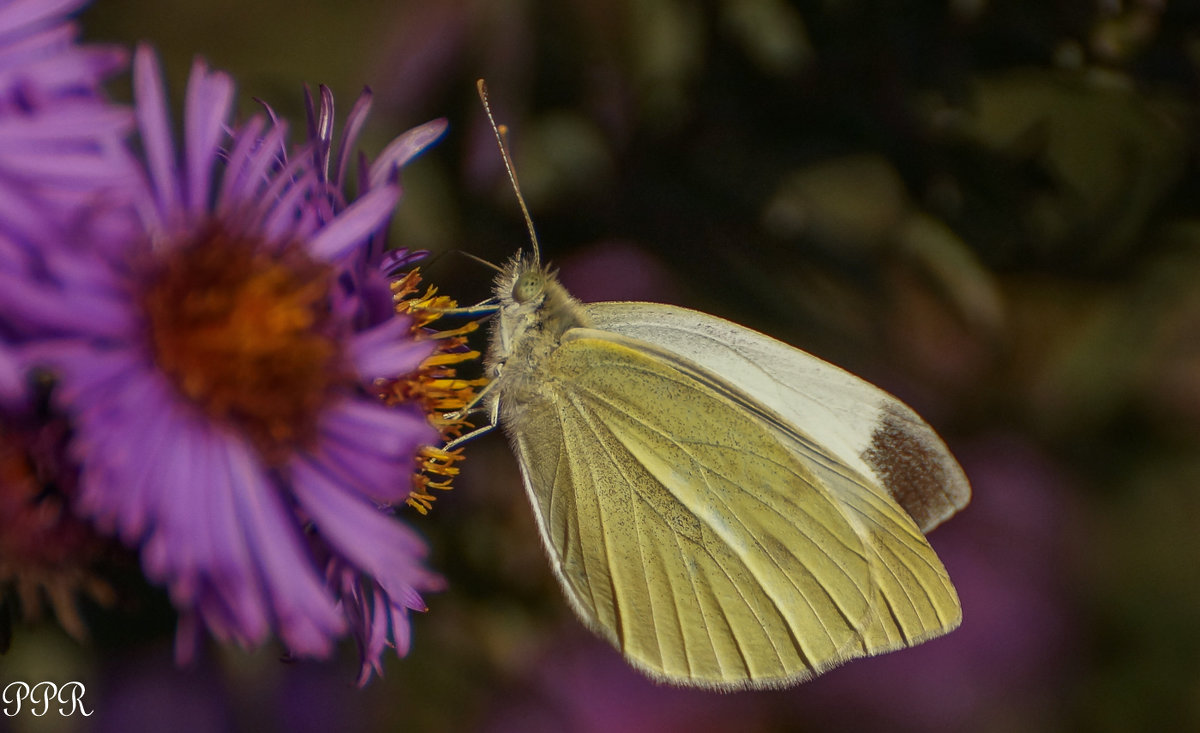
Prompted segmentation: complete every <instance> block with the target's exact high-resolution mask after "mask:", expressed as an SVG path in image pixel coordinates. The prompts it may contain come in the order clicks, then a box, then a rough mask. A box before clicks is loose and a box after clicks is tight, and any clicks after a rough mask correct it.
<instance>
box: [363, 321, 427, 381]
mask: <svg viewBox="0 0 1200 733" xmlns="http://www.w3.org/2000/svg"><path fill="white" fill-rule="evenodd" d="M411 326H412V322H411V321H410V320H409V319H408V318H403V317H400V316H393V317H391V318H389V319H388V320H386V321H384V322H383V323H381V324H379V325H377V326H375V327H373V328H370V329H368V330H365V331H360V332H359V333H356V334H355V335H354V339H353V341H352V342H351V344H350V350H349V351H350V353H349V356H350V359H351V361H352V362H353V363H354V368H355V370H356V371H357V372H358V375H359V376H360V377H361V378H362V379H363V380H365V381H372V380H375V379H388V378H394V377H399V376H402V375H405V374H410V373H412V372H413V371H415V370H416V369H417V367H419V366H420V365H421V362H422V361H424V360H425V358H426V357H428V356H429V355H430V354H432V353H433V351H434V349H435V348H436V347H437V344H435V343H434V342H433V341H414V340H413V338H412V335H411V334H410V333H409V330H410V328H411Z"/></svg>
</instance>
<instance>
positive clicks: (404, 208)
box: [0, 0, 1200, 733]
mask: <svg viewBox="0 0 1200 733" xmlns="http://www.w3.org/2000/svg"><path fill="white" fill-rule="evenodd" d="M82 23H83V26H84V29H85V34H86V36H87V37H88V38H89V39H92V40H97V41H107V42H118V43H126V44H128V43H133V42H135V41H136V40H138V39H147V40H150V41H151V42H153V43H154V44H155V45H156V46H157V47H158V49H159V50H160V51H161V53H162V55H163V57H164V61H165V64H166V66H167V70H168V75H169V77H170V79H171V81H172V87H173V93H174V95H175V98H176V99H177V100H178V99H180V98H181V96H182V90H183V82H184V80H185V78H186V74H187V70H188V68H189V65H190V62H191V58H192V56H193V55H194V54H201V55H203V56H205V57H206V58H207V59H208V60H209V61H210V63H211V64H212V65H214V66H216V67H219V68H224V69H228V70H229V71H231V72H232V73H233V74H234V75H235V77H236V78H237V79H238V81H239V93H240V99H241V101H242V104H243V110H244V112H246V113H251V112H253V111H254V110H255V105H254V102H253V101H252V97H258V98H261V99H264V100H266V101H268V102H270V103H271V105H272V106H273V107H274V108H275V109H276V110H278V111H280V113H281V114H284V115H286V116H289V117H291V118H292V119H293V120H295V121H296V123H297V124H300V123H301V122H302V120H303V114H302V111H301V110H302V106H301V100H302V94H301V84H302V83H304V82H308V83H310V84H316V83H322V82H323V83H326V84H328V85H330V86H331V87H332V88H333V89H334V91H335V93H336V94H337V98H338V100H339V105H340V109H341V110H342V111H346V110H348V109H349V107H350V104H351V103H352V102H353V99H354V97H355V95H356V94H357V93H358V91H359V89H360V88H361V86H362V85H363V84H368V85H370V86H371V87H372V88H373V90H374V92H375V95H376V107H375V112H374V114H373V116H372V122H371V125H370V126H369V129H368V133H367V136H366V138H365V139H364V141H363V148H364V149H365V150H366V151H367V152H368V153H369V154H374V153H377V152H378V151H379V150H380V149H381V148H382V146H383V145H384V144H385V143H386V141H387V139H389V138H390V137H391V136H394V135H396V134H398V133H399V132H401V131H402V130H404V129H407V128H409V127H412V126H413V125H416V124H419V123H421V122H424V121H426V120H427V119H430V118H433V117H438V116H446V117H449V119H450V122H451V127H450V132H449V134H448V136H447V137H446V138H445V139H444V141H443V142H442V143H441V144H440V145H439V146H438V147H437V148H435V149H434V150H432V151H431V152H430V153H428V154H427V155H426V156H425V157H423V158H422V159H421V160H419V161H418V162H417V163H416V164H414V165H412V166H411V167H410V168H409V169H408V170H407V171H406V173H405V177H404V183H405V185H406V198H405V200H404V201H403V202H402V204H401V207H400V212H399V214H398V217H397V221H396V225H395V229H394V242H395V243H396V244H397V245H400V246H408V247H412V248H427V249H430V250H433V251H434V252H445V251H447V250H451V249H461V250H464V251H467V252H470V253H472V254H475V255H478V256H481V257H485V258H488V259H491V260H493V261H501V260H503V259H504V258H505V257H507V256H508V255H510V254H511V253H512V252H514V251H515V250H516V249H517V248H518V247H521V246H523V245H524V244H525V241H526V240H525V234H524V229H523V226H522V224H521V222H520V219H519V216H518V213H517V209H516V205H515V202H514V200H513V197H512V193H511V191H510V189H509V187H508V184H507V181H506V180H505V179H504V178H503V172H502V169H501V168H500V162H499V157H498V155H497V153H496V150H495V147H494V143H493V142H492V140H491V138H490V135H491V133H490V131H489V130H488V129H487V128H486V126H485V120H484V117H483V114H482V111H481V109H480V106H479V103H478V100H477V98H476V96H475V88H474V80H475V79H476V78H477V77H479V76H483V77H486V78H487V79H488V81H489V84H490V88H491V94H492V100H493V104H494V106H495V108H496V111H497V115H498V117H499V118H500V119H501V121H503V122H506V123H507V124H508V125H509V126H510V128H511V133H510V134H511V142H512V147H513V150H514V155H515V158H516V163H517V167H518V170H519V173H520V175H521V178H522V184H523V189H524V193H525V196H526V198H527V200H528V202H529V205H530V208H531V209H532V212H533V216H534V219H535V221H536V222H537V226H538V230H539V234H540V237H541V240H542V245H543V250H544V253H545V256H546V257H548V258H549V259H551V260H552V261H554V262H556V263H557V264H559V265H560V266H561V267H562V279H563V281H564V282H565V283H566V284H567V286H568V287H569V288H571V289H572V290H573V292H574V293H575V294H576V295H577V296H579V297H580V298H582V299H584V300H596V299H646V300H660V301H666V302H673V303H678V304H682V305H687V306H690V307H694V308H699V309H702V310H706V311H709V312H712V313H715V314H717V315H721V316H724V317H728V318H731V319H734V320H737V321H740V322H742V323H745V324H747V325H749V326H752V327H755V328H758V329H760V330H763V331H766V332H767V333H770V334H772V335H774V336H777V337H779V338H781V339H783V340H786V341H788V342H790V343H793V344H795V345H798V346H800V347H802V348H804V349H806V350H809V351H811V352H813V353H815V354H817V355H819V356H822V357H823V358H826V359H828V360H830V361H833V362H835V363H837V364H840V365H842V366H845V367H846V368H849V369H851V370H852V371H855V372H856V373H858V374H860V375H862V376H864V377H866V378H868V379H870V380H871V381H874V382H876V383H878V384H880V385H881V386H883V387H885V388H887V389H889V390H890V391H892V392H894V393H896V394H897V395H898V396H900V397H901V398H903V399H904V400H906V401H907V402H909V403H910V404H912V405H913V407H915V408H916V409H917V410H918V412H920V413H921V414H922V415H924V416H925V417H926V418H927V419H928V420H929V421H930V422H931V424H933V425H934V427H935V428H936V429H938V431H939V432H940V433H941V434H942V435H943V436H944V437H945V438H946V440H947V442H948V443H949V444H950V446H951V448H952V449H953V450H954V451H955V453H956V454H957V455H958V456H959V458H960V460H961V461H962V463H963V465H964V467H965V469H966V471H967V474H968V476H969V477H970V478H971V480H972V483H973V486H974V491H975V498H974V500H973V503H972V504H971V506H969V507H968V508H967V509H966V510H965V511H964V512H963V513H962V514H961V515H960V516H958V517H956V518H955V519H954V520H952V521H951V522H949V523H948V524H946V525H945V526H944V527H943V528H940V529H938V530H936V531H935V532H934V533H933V534H932V536H931V542H932V543H933V545H934V547H935V548H936V549H937V550H938V552H939V554H940V555H941V556H942V557H943V559H944V560H945V564H946V566H947V568H948V570H949V571H950V574H951V576H952V577H953V579H954V580H955V583H956V585H957V586H958V588H959V591H960V594H961V596H962V603H963V608H964V623H963V626H962V628H961V629H959V630H958V631H956V632H954V633H953V634H951V635H949V636H948V637H945V638H943V639H939V640H936V641H933V642H930V643H928V644H926V645H923V646H921V647H919V648H916V649H913V650H908V651H904V652H899V653H896V654H892V655H888V656H885V657H881V658H876V659H870V660H861V661H856V662H852V663H850V664H849V665H847V666H845V667H844V668H841V669H838V670H835V671H833V672H830V673H829V674H827V675H825V676H824V677H822V678H820V679H818V680H815V681H813V682H810V683H807V684H805V685H802V686H799V687H797V688H794V689H790V690H785V691H777V692H764V693H740V694H713V693H704V692H696V691H681V690H675V689H670V688H664V687H658V686H655V685H653V684H651V683H649V682H647V681H645V680H644V679H642V678H641V677H640V676H639V675H638V674H637V673H635V672H632V671H630V670H629V669H628V668H627V667H626V666H625V664H624V663H623V662H622V661H621V659H620V657H619V655H617V654H616V653H615V652H613V651H611V650H609V649H608V648H607V646H605V645H604V644H602V643H600V642H598V641H596V640H595V639H594V638H593V637H591V636H590V635H589V634H588V633H587V632H586V631H584V630H583V629H582V628H581V626H580V625H579V624H578V623H577V622H576V621H575V619H574V618H573V616H572V614H571V612H570V610H569V609H568V607H567V604H566V602H565V601H564V600H563V598H562V597H561V595H560V593H559V591H558V588H557V585H556V583H555V581H554V579H553V577H552V575H551V573H550V570H549V567H548V566H547V564H546V562H545V559H544V557H543V552H542V549H541V546H540V541H539V540H538V538H537V536H536V532H535V527H534V523H533V521H532V517H531V514H530V511H529V509H528V507H527V506H526V501H525V497H524V492H523V490H522V489H521V487H520V484H519V479H518V476H517V471H516V465H515V462H514V460H513V459H512V457H511V455H510V454H509V453H508V450H507V447H506V446H505V444H504V441H503V440H502V439H501V438H500V437H499V436H492V437H487V438H485V439H482V440H480V441H478V442H477V443H475V444H473V445H471V446H470V448H469V452H468V456H469V458H468V460H467V462H466V463H465V464H464V474H463V476H462V477H461V479H460V480H459V481H458V482H457V485H456V488H455V489H454V490H453V491H452V492H449V493H448V494H444V495H442V496H441V497H440V498H439V500H438V502H437V506H436V508H435V510H434V511H433V513H432V514H431V515H430V516H428V517H419V516H417V515H415V513H410V514H408V515H406V519H407V520H408V521H411V522H412V523H413V524H414V525H415V526H417V527H418V528H419V529H420V531H421V532H422V533H423V534H424V535H425V536H426V537H428V538H429V540H430V542H431V543H432V545H433V554H432V563H433V565H434V566H435V567H436V568H438V569H439V570H441V571H442V572H443V573H444V574H445V575H446V577H447V578H448V580H449V583H450V586H449V590H448V591H446V592H445V593H442V594H439V595H434V596H431V597H429V598H428V599H427V601H428V602H429V605H430V611H429V613H427V614H424V615H422V616H419V617H417V618H415V620H414V644H413V650H412V653H411V654H410V655H409V657H408V658H406V659H403V660H399V659H396V658H394V657H389V658H387V660H386V668H385V669H386V674H385V677H384V679H382V680H377V681H375V682H373V683H372V684H371V685H369V686H368V687H367V688H366V689H365V690H358V689H357V688H355V687H354V686H353V678H354V675H355V671H356V665H355V656H354V652H353V649H352V648H351V645H350V644H345V645H343V648H342V650H341V652H342V653H341V654H340V655H339V658H338V659H337V660H335V661H333V662H330V663H326V664H317V663H285V662H283V661H281V660H280V650H279V649H278V648H276V647H268V648H264V649H262V650H259V651H257V652H256V653H253V654H250V653H245V652H242V651H238V650H234V649H222V648H217V647H215V646H212V645H210V647H209V649H208V652H207V653H206V654H205V655H204V657H203V659H202V661H201V662H200V663H199V664H197V665H196V666H194V667H193V668H191V669H188V670H183V671H179V670H176V669H175V668H174V667H173V666H172V665H171V662H170V649H171V630H172V623H173V621H172V619H171V617H170V615H169V613H168V612H167V609H166V608H165V605H164V603H165V602H164V601H163V600H162V599H161V597H158V598H156V597H154V596H153V595H151V596H150V597H149V598H148V599H147V600H146V601H145V604H144V605H142V606H140V607H138V608H136V609H132V611H130V613H129V614H127V615H120V614H113V613H107V614H105V613H100V614H94V619H93V628H94V631H95V633H94V637H95V638H94V640H93V643H92V644H91V645H90V646H81V645H79V644H78V643H76V642H74V641H72V640H70V639H68V638H67V637H65V636H63V635H62V634H61V632H59V631H58V630H57V629H56V628H55V627H53V626H52V625H50V624H43V625H41V626H36V627H33V628H28V629H24V628H23V629H19V632H18V634H17V638H16V641H15V642H14V645H13V649H12V651H11V652H9V654H8V656H7V657H6V658H5V659H4V660H3V662H2V664H4V665H5V667H6V676H13V675H14V674H15V678H18V679H59V680H64V679H79V680H83V681H85V683H86V684H87V690H88V696H87V701H88V702H89V703H90V705H91V706H92V707H93V708H94V709H95V711H96V712H95V714H94V716H93V717H92V718H90V719H88V720H86V721H85V720H83V719H82V718H79V717H75V718H72V719H69V720H63V719H58V720H51V719H50V718H49V717H47V718H45V719H37V720H35V719H32V718H30V717H29V716H23V717H22V718H20V719H12V720H0V728H3V727H4V726H5V725H8V726H10V727H12V728H13V729H14V730H51V729H57V730H67V729H75V728H79V729H82V730H105V731H107V730H136V729H149V728H161V729H171V730H173V731H177V732H178V733H184V732H186V731H193V730H195V731H202V730H222V729H228V728H230V727H234V728H236V729H240V730H247V731H248V730H260V729H271V728H279V729H290V730H305V729H308V730H333V729H335V728H336V729H340V730H422V731H424V730H433V731H458V730H488V731H509V730H511V731H541V730H546V731H551V730H585V731H607V730H624V731H636V730H658V731H671V730H679V731H690V732H698V731H708V730H712V731H719V730H728V729H733V728H737V729H740V730H796V731H805V730H814V731H816V730H855V729H868V730H869V729H880V730H892V731H906V730H912V731H959V730H961V731H985V732H986V731H997V732H999V731H1042V730H1092V731H1120V730H1131V729H1141V730H1167V729H1192V730H1196V729H1200V560H1198V558H1200V539H1197V538H1198V537H1200V484H1198V481H1200V216H1198V215H1200V172H1198V170H1197V159H1196V141H1197V130H1200V128H1198V127H1197V124H1198V120H1197V111H1198V104H1200V77H1198V72H1200V7H1198V6H1197V5H1196V4H1195V3H1176V2H1153V1H1149V0H1148V1H1145V2H1124V3H1122V2H1119V1H1118V0H1110V1H1108V2H1064V1H1061V0H1059V1H1054V2H1033V1H1031V0H1025V1H1024V2H1009V3H996V2H993V3H989V2H987V1H986V0H957V1H950V2H908V3H904V2H868V1H866V0H825V1H824V2H791V3H789V2H786V1H785V0H747V1H744V2H736V1H735V0H726V1H725V2H703V3H688V2H684V1H683V0H642V1H639V2H601V1H600V0H526V1H525V2H488V1H487V0H433V1H430V0H426V1H424V2H411V1H408V0H404V1H402V2H396V1H395V0H339V1H338V2H317V1H315V0H313V1H310V2H297V1H296V0H241V1H234V0H206V1H205V2H188V1H185V0H154V1H153V2H151V1H150V0H98V1H97V2H96V3H95V4H94V5H93V6H92V7H91V8H90V9H89V10H88V11H87V12H86V13H85V14H84V15H83V17H82ZM114 94H115V95H116V96H118V97H123V96H127V94H128V84H127V83H125V84H123V85H122V84H120V83H118V84H116V85H114ZM176 116H177V118H178V111H177V115H176ZM423 269H424V272H425V274H426V277H427V278H428V279H429V280H430V281H432V282H434V283H436V284H437V285H439V287H440V288H441V290H442V292H444V293H446V294H449V295H452V296H454V297H455V298H457V299H458V300H459V301H460V302H463V303H470V302H475V301H477V300H481V299H483V298H484V297H486V296H487V294H488V287H489V284H488V282H489V279H490V272H488V271H487V270H486V269H484V268H482V267H480V266H477V265H476V264H473V263H471V262H470V261H469V260H466V259H465V258H461V257H457V256H448V257H440V258H438V259H436V260H434V261H433V262H431V263H429V264H427V265H426V266H425V267H424V268H423ZM480 346H482V342H480ZM10 673H13V674H10ZM56 726H57V727H56Z"/></svg>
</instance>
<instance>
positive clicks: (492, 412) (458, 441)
mask: <svg viewBox="0 0 1200 733" xmlns="http://www.w3.org/2000/svg"><path fill="white" fill-rule="evenodd" d="M493 384H495V382H491V383H490V384H488V386H487V387H484V388H483V390H481V391H480V392H479V394H478V395H476V396H475V399H473V400H471V404H469V405H467V406H466V407H464V408H463V409H462V410H460V411H459V412H458V414H459V415H466V414H467V413H469V412H471V410H472V409H473V408H474V407H475V406H476V405H478V404H479V401H480V399H481V398H482V397H483V396H484V395H486V394H487V393H488V391H489V389H490V387H491V386H492V385H493ZM499 423H500V400H492V404H491V406H490V407H489V408H488V424H487V425H483V426H480V427H478V428H475V429H474V430H472V431H471V432H469V433H467V434H466V435H460V436H458V437H457V438H455V439H454V440H452V441H450V442H449V443H446V445H444V446H442V450H446V451H450V450H454V449H455V448H457V447H459V446H460V445H463V444H464V443H467V442H468V441H471V440H474V439H475V438H478V437H479V436H480V435H483V434H484V433H490V432H491V431H492V430H495V429H496V426H497V425H498V424H499Z"/></svg>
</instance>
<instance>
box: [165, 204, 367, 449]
mask: <svg viewBox="0 0 1200 733" xmlns="http://www.w3.org/2000/svg"><path fill="white" fill-rule="evenodd" d="M150 283H151V285H150V287H149V289H148V290H147V291H146V293H145V301H144V302H145V307H146V311H147V314H148V315H149V327H150V339H151V344H152V349H153V353H154V358H155V361H156V363H157V364H158V366H159V368H161V369H162V370H163V371H164V372H165V373H166V374H167V375H168V376H169V377H170V378H171V379H172V380H173V381H174V382H175V386H176V387H177V388H178V389H179V391H180V392H182V393H183V394H184V395H186V396H187V398H188V399H190V400H191V401H192V402H193V403H194V404H196V405H197V406H199V407H200V408H201V409H203V410H204V411H205V412H206V413H207V414H208V415H209V416H210V417H211V418H213V419H216V420H219V421H224V422H227V423H230V424H233V425H234V426H235V427H237V428H238V429H240V430H241V431H243V432H244V433H245V434H246V435H248V436H249V437H250V439H251V440H253V441H254V443H255V445H256V447H257V448H258V449H259V451H260V452H261V453H262V454H263V455H264V457H265V458H267V459H268V460H271V461H276V460H281V459H283V458H284V457H285V456H286V455H287V453H288V452H290V449H292V448H293V447H294V446H295V445H296V444H297V443H303V442H305V441H306V440H308V439H309V438H311V437H312V435H313V433H314V432H315V427H316V419H317V417H318V415H319V414H320V411H321V408H322V407H323V406H324V405H325V403H326V401H327V400H328V398H329V396H330V394H331V392H332V391H333V389H334V388H335V387H336V386H337V385H338V384H343V383H345V382H346V381H347V376H348V375H347V373H346V371H345V369H344V368H343V364H342V353H341V345H340V343H339V341H338V339H337V338H336V334H335V333H334V332H333V328H332V320H333V319H332V315H331V312H330V289H331V287H332V286H333V284H334V273H333V270H332V268H330V267H329V266H328V265H325V264H322V263H319V262H317V261H315V260H313V259H312V258H311V257H309V256H308V255H307V254H306V253H305V252H304V251H303V250H302V249H301V248H300V247H298V246H294V245H292V246H287V247H284V248H282V249H279V248H268V247H265V246H263V245H262V244H261V243H259V242H257V241H254V240H249V239H246V238H239V237H234V236H230V235H229V234H227V233H226V232H224V231H222V230H221V228H220V227H218V226H215V225H213V226H211V227H209V229H208V230H207V231H205V232H204V233H202V234H201V235H199V236H197V237H196V239H195V240H194V241H192V242H189V243H187V244H185V245H183V246H181V247H178V248H175V249H174V250H173V251H171V252H169V253H168V254H166V255H165V256H163V257H161V258H160V259H159V260H158V261H157V262H156V263H155V266H154V271H153V273H152V277H151V278H150Z"/></svg>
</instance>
